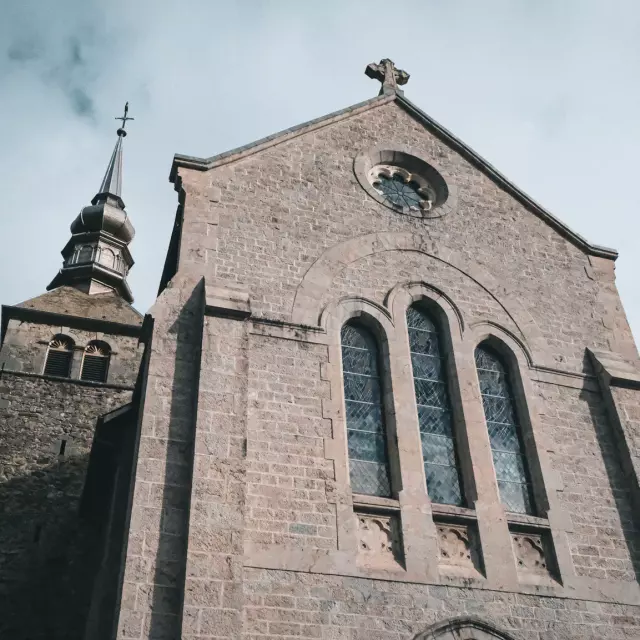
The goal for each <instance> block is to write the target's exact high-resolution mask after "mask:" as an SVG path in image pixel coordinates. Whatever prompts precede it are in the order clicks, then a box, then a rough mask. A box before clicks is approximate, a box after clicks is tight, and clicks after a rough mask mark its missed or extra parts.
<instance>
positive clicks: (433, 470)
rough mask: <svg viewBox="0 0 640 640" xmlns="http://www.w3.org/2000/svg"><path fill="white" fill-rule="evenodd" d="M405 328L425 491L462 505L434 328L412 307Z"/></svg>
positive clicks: (433, 497) (433, 498)
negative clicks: (425, 482)
mask: <svg viewBox="0 0 640 640" xmlns="http://www.w3.org/2000/svg"><path fill="white" fill-rule="evenodd" d="M407 326H408V328H409V346H410V349H411V365H412V367H413V383H414V388H415V392H416V402H417V405H418V424H419V426H420V439H421V441H422V458H423V460H424V470H425V475H426V477H427V492H428V494H429V498H430V499H431V501H432V502H437V503H441V504H453V505H462V504H463V502H464V499H463V494H462V489H461V486H460V474H459V472H458V461H457V455H456V442H455V436H454V432H453V417H452V411H451V402H450V400H449V391H448V389H447V376H446V371H445V366H444V359H443V353H442V345H441V344H440V338H439V335H438V329H437V327H436V325H435V324H434V322H433V321H432V320H431V318H430V317H429V316H428V315H427V314H426V313H424V312H423V311H422V310H420V309H418V308H416V307H410V308H409V309H408V311H407Z"/></svg>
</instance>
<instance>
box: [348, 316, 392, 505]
mask: <svg viewBox="0 0 640 640" xmlns="http://www.w3.org/2000/svg"><path fill="white" fill-rule="evenodd" d="M341 346H342V372H343V384H344V399H345V409H346V425H347V448H348V453H349V475H350V479H351V489H352V491H353V492H354V493H360V494H364V495H371V496H379V497H391V495H392V485H391V474H390V468H389V449H388V442H387V429H386V425H385V407H384V393H383V380H382V377H381V373H382V369H381V363H380V350H379V346H378V341H377V340H376V338H375V336H374V334H373V333H372V332H371V331H370V330H369V329H368V328H367V327H365V326H364V325H363V324H361V323H360V322H357V321H355V320H351V321H349V322H347V323H346V324H345V325H343V327H342V330H341Z"/></svg>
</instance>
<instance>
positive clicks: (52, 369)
mask: <svg viewBox="0 0 640 640" xmlns="http://www.w3.org/2000/svg"><path fill="white" fill-rule="evenodd" d="M72 359H73V340H72V339H71V338H68V337H67V336H55V337H54V338H53V339H52V340H51V342H49V348H48V349H47V357H46V359H45V362H44V375H46V376H57V377H59V378H68V377H69V376H70V375H71V361H72Z"/></svg>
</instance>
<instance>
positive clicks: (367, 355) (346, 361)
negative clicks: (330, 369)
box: [342, 346, 378, 376]
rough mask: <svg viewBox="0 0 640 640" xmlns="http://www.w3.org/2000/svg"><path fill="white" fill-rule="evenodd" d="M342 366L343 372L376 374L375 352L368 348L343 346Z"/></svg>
mask: <svg viewBox="0 0 640 640" xmlns="http://www.w3.org/2000/svg"><path fill="white" fill-rule="evenodd" d="M342 368H343V370H344V371H345V372H355V373H360V374H364V375H368V376H377V375H378V363H377V362H376V353H375V352H373V351H371V350H370V349H360V348H356V347H344V346H343V347H342Z"/></svg>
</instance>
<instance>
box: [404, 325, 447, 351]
mask: <svg viewBox="0 0 640 640" xmlns="http://www.w3.org/2000/svg"><path fill="white" fill-rule="evenodd" d="M409 348H410V349H411V352H412V353H428V354H431V355H432V356H439V355H440V349H439V345H438V334H437V333H434V332H432V331H420V330H419V329H409Z"/></svg>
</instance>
